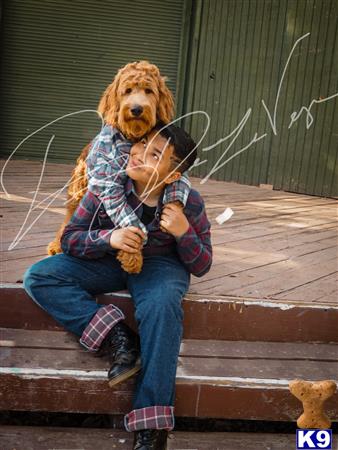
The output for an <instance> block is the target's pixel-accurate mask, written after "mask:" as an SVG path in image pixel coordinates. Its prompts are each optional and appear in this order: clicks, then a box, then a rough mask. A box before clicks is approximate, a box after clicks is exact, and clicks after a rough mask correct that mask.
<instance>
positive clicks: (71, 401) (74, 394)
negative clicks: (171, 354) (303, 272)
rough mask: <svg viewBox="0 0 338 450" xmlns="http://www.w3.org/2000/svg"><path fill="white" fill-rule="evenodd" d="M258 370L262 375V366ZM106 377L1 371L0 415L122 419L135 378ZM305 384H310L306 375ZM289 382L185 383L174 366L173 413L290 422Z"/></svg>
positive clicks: (293, 407)
mask: <svg viewBox="0 0 338 450" xmlns="http://www.w3.org/2000/svg"><path fill="white" fill-rule="evenodd" d="M215 370H217V369H215ZM262 370H263V372H264V370H265V366H262ZM276 370H278V369H277V368H276ZM106 373H107V372H106V371H95V372H94V371H91V372H88V371H87V370H79V369H74V370H73V371H71V370H62V369H59V370H57V369H49V370H48V369H41V368H40V369H39V368H38V369H32V368H26V369H23V368H21V369H20V368H15V367H12V368H8V370H5V369H4V368H2V369H1V375H0V389H1V392H2V395H1V396H0V409H3V410H7V411H10V410H14V411H50V412H53V411H54V412H56V411H59V412H86V413H102V414H125V413H127V412H128V411H130V410H131V408H132V397H133V390H134V389H135V385H136V380H137V377H136V376H133V377H131V378H129V379H128V380H126V381H124V382H122V383H119V384H118V385H116V386H115V387H114V388H109V385H108V383H107V378H106ZM294 373H297V372H294ZM299 374H301V372H299ZM306 379H312V377H311V375H310V376H309V373H308V374H307V375H306ZM288 381H289V380H281V379H276V380H274V379H266V378H261V379H256V378H253V377H251V378H240V377H230V376H228V377H226V376H221V377H220V376H206V375H200V376H198V375H194V376H193V377H189V376H188V375H186V374H185V373H184V372H183V369H182V367H181V366H178V369H177V378H176V399H175V413H176V415H177V416H185V417H210V418H212V417H215V418H227V419H242V420H281V421H285V420H287V421H290V420H292V421H293V420H295V419H296V418H297V417H298V416H299V415H300V413H301V412H302V407H301V404H300V402H299V401H298V400H297V399H296V398H295V397H294V396H293V395H292V394H291V393H290V392H289V389H288ZM84 392H85V393H86V395H83V393H84ZM27 393H29V395H27ZM337 405H338V393H335V394H334V396H333V397H331V398H330V399H329V400H328V401H327V402H326V412H327V414H328V415H329V417H331V418H332V419H333V420H337V418H338V410H337Z"/></svg>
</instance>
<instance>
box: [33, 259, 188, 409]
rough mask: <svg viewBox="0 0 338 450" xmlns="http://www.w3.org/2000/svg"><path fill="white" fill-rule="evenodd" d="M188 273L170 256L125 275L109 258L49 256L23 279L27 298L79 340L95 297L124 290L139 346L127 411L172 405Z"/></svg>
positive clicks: (148, 261) (92, 311) (93, 310)
mask: <svg viewBox="0 0 338 450" xmlns="http://www.w3.org/2000/svg"><path fill="white" fill-rule="evenodd" d="M189 284H190V273H189V272H188V270H187V269H186V268H185V267H184V265H183V264H182V263H181V262H180V260H179V259H178V258H177V257H175V256H151V257H145V258H144V264H143V268H142V271H141V273H139V274H128V273H126V272H124V271H123V270H122V269H121V266H120V263H119V262H118V261H117V260H116V258H115V256H114V255H108V254H107V255H106V256H105V257H103V258H100V259H95V260H94V259H80V258H76V257H73V256H70V255H65V254H58V255H55V256H49V257H47V258H45V259H43V260H41V261H38V262H37V263H35V264H33V265H32V266H31V267H30V268H28V270H27V271H26V273H25V275H24V288H25V290H26V291H27V293H28V294H29V295H30V297H32V299H33V300H34V301H35V302H36V303H37V304H38V305H39V306H40V307H41V308H43V309H44V310H45V311H46V312H47V313H49V314H50V315H51V316H52V317H53V318H54V319H55V320H56V321H57V322H59V323H60V324H61V325H62V326H63V327H64V328H65V329H66V330H68V331H70V332H72V333H75V334H76V335H78V336H81V335H82V333H83V331H84V329H85V328H86V326H87V325H88V323H89V322H90V320H91V319H92V317H93V316H94V314H95V313H96V312H97V311H98V310H99V309H100V307H101V306H100V305H98V304H97V303H96V300H95V295H97V294H101V293H109V292H114V291H119V290H123V289H128V290H129V293H130V294H131V296H132V300H133V302H134V306H135V319H136V322H137V325H138V331H139V335H140V342H141V364H142V370H141V372H139V374H138V379H137V384H136V390H135V392H134V397H133V408H134V409H138V408H144V407H147V406H152V405H174V401H175V380H176V369H177V358H178V355H179V350H180V343H181V339H182V335H183V323H182V322H183V308H182V299H183V297H184V295H185V293H186V292H187V291H188V289H189Z"/></svg>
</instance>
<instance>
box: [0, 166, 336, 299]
mask: <svg viewBox="0 0 338 450" xmlns="http://www.w3.org/2000/svg"><path fill="white" fill-rule="evenodd" d="M3 165H4V160H2V161H1V167H3ZM71 170H72V166H71V165H63V164H52V163H48V164H47V166H46V167H45V170H44V173H43V176H42V179H41V183H40V186H39V188H38V190H37V187H38V185H39V177H40V175H41V171H42V163H40V162H33V161H23V160H11V161H10V162H9V164H8V165H7V167H6V168H5V171H4V174H3V183H4V186H5V189H6V191H7V192H8V194H10V196H7V195H6V193H5V192H3V190H2V192H0V196H1V206H2V212H1V230H2V235H1V274H0V275H1V278H0V280H1V282H2V283H18V282H21V281H22V277H23V274H24V272H25V270H26V268H27V267H29V265H31V264H32V263H34V262H35V261H38V260H40V259H42V258H44V257H45V256H46V251H45V249H46V245H47V243H48V242H49V241H50V240H51V239H52V238H53V236H54V233H55V231H56V229H57V228H58V226H59V224H60V223H61V221H62V216H63V214H64V204H63V202H64V200H65V198H66V194H65V190H64V191H63V192H61V193H59V192H58V191H59V190H60V189H62V187H63V186H64V185H65V184H66V182H67V180H68V179H69V176H70V173H71ZM192 181H193V186H194V187H195V188H196V189H198V190H199V191H200V192H201V194H202V195H203V197H204V199H205V203H206V207H207V212H208V217H209V219H210V221H211V224H212V243H213V249H214V261H213V266H212V268H211V270H210V272H209V273H208V274H207V275H205V276H204V277H202V278H196V277H192V284H191V288H190V293H192V294H194V293H196V294H200V295H202V296H203V295H206V294H208V295H212V294H214V295H216V296H219V297H223V296H233V297H238V298H249V299H253V300H254V299H260V300H262V299H265V300H269V301H274V300H275V301H287V302H306V303H310V302H311V303H314V304H316V303H319V304H321V305H322V304H330V305H331V306H333V305H335V306H337V304H338V295H337V294H338V292H337V290H338V284H337V274H338V268H337V201H336V200H335V199H332V198H321V197H315V196H309V195H300V194H293V193H289V192H282V191H274V190H271V189H269V188H266V187H254V186H245V185H239V184H236V183H228V182H219V181H213V180H209V181H208V182H207V183H206V184H200V180H199V179H198V178H192ZM0 188H1V187H0ZM1 189H2V188H1ZM36 191H37V193H36ZM34 195H36V202H35V206H34V208H32V199H33V197H34ZM226 207H231V208H232V210H233V211H234V215H233V216H232V217H231V219H230V220H229V221H227V222H225V223H224V224H223V225H219V224H217V222H216V220H215V217H216V216H217V215H219V214H220V213H222V212H223V211H224V209H225V208H226ZM20 235H21V237H20ZM18 237H19V240H18ZM15 239H16V240H17V243H16V245H15V247H14V248H13V249H11V250H8V248H9V246H10V245H11V244H12V245H13V242H15V241H14V240H15Z"/></svg>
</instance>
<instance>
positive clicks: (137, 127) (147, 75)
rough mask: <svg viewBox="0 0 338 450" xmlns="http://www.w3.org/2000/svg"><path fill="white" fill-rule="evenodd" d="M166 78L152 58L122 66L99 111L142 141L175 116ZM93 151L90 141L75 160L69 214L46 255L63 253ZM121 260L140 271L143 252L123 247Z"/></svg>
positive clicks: (131, 138)
mask: <svg viewBox="0 0 338 450" xmlns="http://www.w3.org/2000/svg"><path fill="white" fill-rule="evenodd" d="M166 81H167V78H166V77H164V76H161V74H160V70H159V68H158V67H157V66H156V65H154V64H151V63H150V62H149V61H137V62H132V63H129V64H127V65H125V66H124V67H122V68H121V69H120V70H119V71H118V72H117V74H116V76H115V78H114V79H113V81H112V83H111V84H110V85H109V86H108V87H107V88H106V90H105V91H104V93H103V95H102V97H101V99H100V102H99V105H98V109H97V111H98V113H99V114H100V115H101V117H102V119H103V120H104V122H105V123H106V124H109V125H112V126H113V127H115V128H117V129H119V130H120V132H121V133H122V134H123V135H124V136H125V138H126V139H128V140H129V141H131V142H137V141H139V140H140V139H141V138H142V137H143V136H145V135H146V134H148V133H149V132H150V131H151V129H152V128H153V127H154V126H155V125H156V123H157V122H158V121H161V122H163V123H165V124H167V123H169V122H171V121H172V120H173V117H174V99H173V95H172V93H171V91H170V90H169V88H168V87H167V85H166ZM90 150H91V143H89V144H87V145H86V146H85V147H84V148H83V150H82V152H81V154H80V156H79V157H78V158H77V160H76V165H75V168H74V169H73V171H72V175H71V179H70V182H69V185H68V190H67V202H66V204H67V209H66V216H65V219H64V221H63V223H62V224H61V226H60V228H59V229H58V231H57V233H56V236H55V239H54V240H53V241H52V242H50V243H49V244H48V246H47V254H48V255H55V254H57V253H62V249H61V242H60V241H61V237H62V234H63V231H64V228H65V226H66V225H67V223H68V222H69V219H70V218H71V217H72V215H73V213H74V211H75V210H76V208H77V206H78V204H79V203H80V201H81V199H82V197H83V196H84V194H85V193H86V191H87V185H88V178H87V165H86V158H87V156H88V154H89V152H90ZM118 259H119V261H120V262H121V264H122V267H123V268H124V270H126V271H129V272H131V273H135V272H136V273H137V272H138V271H139V270H140V266H141V267H142V254H141V252H140V254H139V253H136V254H132V255H131V254H129V253H127V252H123V251H122V250H120V251H119V252H118Z"/></svg>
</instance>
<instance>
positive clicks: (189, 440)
mask: <svg viewBox="0 0 338 450" xmlns="http://www.w3.org/2000/svg"><path fill="white" fill-rule="evenodd" d="M0 442H1V450H13V449H23V448H24V449H25V450H47V449H53V448H58V449H81V450H93V449H94V448H99V449H100V450H112V449H118V450H129V449H131V448H132V443H133V433H128V432H127V431H122V430H111V429H98V428H80V429H79V428H68V427H67V428H64V427H30V426H22V427H18V426H0ZM295 442H296V437H295V434H272V433H221V432H212V433H204V432H203V433H200V432H182V431H171V432H170V433H169V436H168V450H182V449H186V450H188V449H189V450H197V449H198V450H258V449H259V450H270V449H273V450H287V449H294V448H295Z"/></svg>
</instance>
